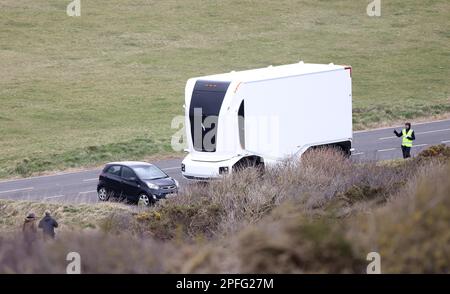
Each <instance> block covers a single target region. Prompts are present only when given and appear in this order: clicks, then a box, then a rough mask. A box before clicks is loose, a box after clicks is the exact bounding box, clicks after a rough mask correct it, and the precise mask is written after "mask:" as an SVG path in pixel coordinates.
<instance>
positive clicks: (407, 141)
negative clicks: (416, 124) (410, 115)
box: [394, 122, 416, 158]
mask: <svg viewBox="0 0 450 294" xmlns="http://www.w3.org/2000/svg"><path fill="white" fill-rule="evenodd" d="M394 134H395V135H396V136H397V137H402V153H403V158H409V157H411V147H412V143H413V141H414V140H415V139H416V135H415V134H414V130H412V129H411V124H410V123H409V122H407V123H405V128H404V129H403V130H402V131H401V132H400V133H399V132H397V130H394Z"/></svg>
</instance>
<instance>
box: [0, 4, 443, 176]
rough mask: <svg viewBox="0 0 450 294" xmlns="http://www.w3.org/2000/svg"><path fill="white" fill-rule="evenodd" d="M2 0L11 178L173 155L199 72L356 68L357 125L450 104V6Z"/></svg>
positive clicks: (2, 96)
mask: <svg viewBox="0 0 450 294" xmlns="http://www.w3.org/2000/svg"><path fill="white" fill-rule="evenodd" d="M69 2H70V1H69V0H49V1H43V0H34V1H31V0H27V1H15V0H0V105H1V106H0V177H6V176H11V175H18V174H20V175H29V174H31V173H35V172H41V171H45V170H53V169H64V168H69V167H77V166H86V165H94V164H98V163H102V162H104V161H108V160H114V159H124V158H127V159H132V158H143V157H146V156H149V155H153V154H167V153H171V152H172V151H171V148H170V137H171V135H172V134H173V133H174V132H175V130H173V129H171V127H170V122H171V120H172V118H173V117H174V116H175V115H179V114H182V104H183V91H184V85H185V81H186V80H187V79H188V78H189V77H192V76H198V75H203V74H209V73H220V72H227V71H230V70H240V69H247V68H255V67H261V66H267V65H270V64H272V65H277V64H285V63H293V62H297V61H299V60H304V61H305V62H314V63H329V62H333V63H335V64H350V65H352V66H353V88H354V92H353V101H354V126H355V129H361V128H364V127H370V126H376V125H379V124H382V123H383V124H385V123H387V122H389V121H397V120H400V119H404V118H407V119H411V120H413V119H415V118H418V117H426V116H433V115H439V114H443V113H448V112H450V101H449V92H450V83H449V76H450V66H449V63H450V40H449V39H450V28H449V21H448V19H449V11H450V2H449V1H447V0H433V1H430V0H428V1H424V0H411V1H408V2H407V3H406V2H402V1H382V15H381V17H369V16H367V14H366V5H367V3H368V2H369V1H351V0H347V1H325V0H321V1H317V0H310V1H293V0H284V1H268V0H258V1H237V0H236V1H231V0H224V1H215V0H213V1H194V0H183V1H171V0H165V1H142V0H141V1H138V0H135V1H134V0H133V1H132V0H120V1H119V0H108V1H105V0H96V1H94V0H81V4H82V6H81V16H80V17H68V16H67V15H66V12H65V11H66V6H67V4H68V3H69Z"/></svg>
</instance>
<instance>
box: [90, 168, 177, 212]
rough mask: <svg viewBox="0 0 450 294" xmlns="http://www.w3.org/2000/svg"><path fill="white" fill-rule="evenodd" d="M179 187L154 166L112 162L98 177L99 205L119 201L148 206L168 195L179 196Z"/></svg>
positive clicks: (175, 181) (173, 180)
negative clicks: (104, 202)
mask: <svg viewBox="0 0 450 294" xmlns="http://www.w3.org/2000/svg"><path fill="white" fill-rule="evenodd" d="M178 186H179V185H178V182H177V180H175V179H172V178H171V177H169V176H168V175H167V174H166V173H165V172H163V171H162V170H161V169H159V168H158V167H157V166H156V165H153V164H150V163H146V162H138V161H123V162H111V163H108V164H106V166H105V167H104V168H103V170H102V173H101V174H100V176H99V179H98V184H97V195H98V199H99V200H100V201H107V200H108V199H109V198H110V197H118V198H121V199H127V200H128V201H131V202H134V203H141V204H142V205H145V206H149V205H151V204H153V203H154V202H156V201H157V200H159V199H161V198H165V197H166V195H168V194H175V193H178Z"/></svg>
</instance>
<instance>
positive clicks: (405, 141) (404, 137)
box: [402, 129, 413, 147]
mask: <svg viewBox="0 0 450 294" xmlns="http://www.w3.org/2000/svg"><path fill="white" fill-rule="evenodd" d="M412 133H413V130H412V129H409V131H408V132H406V129H403V130H402V146H405V147H412V142H413V141H412V140H410V139H408V138H407V137H411V136H412Z"/></svg>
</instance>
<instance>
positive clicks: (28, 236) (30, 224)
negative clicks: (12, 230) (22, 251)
mask: <svg viewBox="0 0 450 294" xmlns="http://www.w3.org/2000/svg"><path fill="white" fill-rule="evenodd" d="M22 233H23V240H24V242H25V246H26V247H25V248H26V250H27V252H28V253H30V252H31V248H32V246H33V243H34V242H35V241H36V240H37V228H36V216H35V214H34V213H32V212H30V213H29V214H28V215H27V217H26V218H25V221H24V222H23V226H22Z"/></svg>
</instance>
